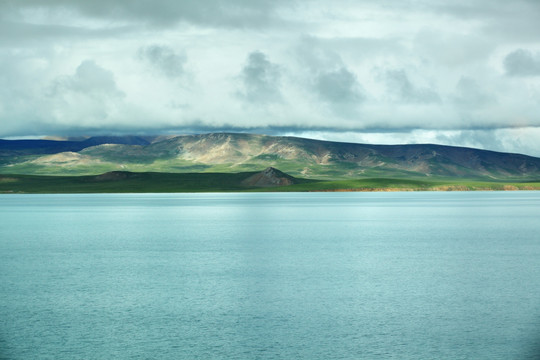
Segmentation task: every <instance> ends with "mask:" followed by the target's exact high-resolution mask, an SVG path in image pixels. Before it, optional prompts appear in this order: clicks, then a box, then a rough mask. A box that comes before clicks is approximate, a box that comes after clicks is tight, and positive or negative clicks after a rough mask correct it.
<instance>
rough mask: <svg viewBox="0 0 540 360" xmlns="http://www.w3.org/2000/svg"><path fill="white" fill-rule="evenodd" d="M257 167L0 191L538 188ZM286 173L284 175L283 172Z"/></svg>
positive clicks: (7, 182)
mask: <svg viewBox="0 0 540 360" xmlns="http://www.w3.org/2000/svg"><path fill="white" fill-rule="evenodd" d="M256 174H259V173H258V172H241V173H177V174H173V173H155V172H147V173H131V172H113V173H105V174H102V175H98V176H39V175H0V193H5V194H6V193H7V194H10V193H11V194H12V193H163V192H166V193H175V192H245V191H265V192H267V191H300V192H303V191H420V190H423V191H451V190H460V191H465V190H540V181H537V182H513V183H510V182H481V181H459V180H452V179H447V180H412V179H390V178H368V179H356V180H339V181H321V180H312V179H302V178H292V177H289V178H290V179H293V184H292V185H285V186H275V187H259V186H251V185H246V182H245V180H246V179H249V178H252V177H253V176H254V175H256ZM287 176H288V175H287Z"/></svg>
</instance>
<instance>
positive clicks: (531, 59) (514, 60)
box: [503, 49, 540, 76]
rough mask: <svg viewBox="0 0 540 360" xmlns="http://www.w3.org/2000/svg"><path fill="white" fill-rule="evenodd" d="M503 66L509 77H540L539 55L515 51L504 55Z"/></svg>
mask: <svg viewBox="0 0 540 360" xmlns="http://www.w3.org/2000/svg"><path fill="white" fill-rule="evenodd" d="M503 64H504V68H505V70H506V74H507V75H510V76H539V75H540V53H536V54H534V53H532V52H530V51H528V50H524V49H517V50H516V51H513V52H511V53H510V54H508V55H506V57H505V58H504V61H503Z"/></svg>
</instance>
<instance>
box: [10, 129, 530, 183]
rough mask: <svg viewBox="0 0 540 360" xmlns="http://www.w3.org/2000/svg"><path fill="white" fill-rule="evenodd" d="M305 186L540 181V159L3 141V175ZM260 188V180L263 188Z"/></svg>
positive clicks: (200, 139) (401, 148) (389, 149)
mask: <svg viewBox="0 0 540 360" xmlns="http://www.w3.org/2000/svg"><path fill="white" fill-rule="evenodd" d="M269 167H271V168H274V169H280V170H281V171H283V172H284V173H286V174H289V175H290V176H294V177H296V178H307V179H323V180H332V179H358V178H383V177H384V178H402V179H405V178H416V179H420V178H461V179H483V180H488V181H503V180H516V181H535V180H538V179H540V158H536V157H532V156H527V155H521V154H511V153H502V152H495V151H488V150H479V149H474V148H466V147H457V146H444V145H434V144H411V145H371V144H356V143H341V142H332V141H322V140H313V139H304V138H299V137H288V136H268V135H257V134H243V133H241V134H238V133H209V134H199V135H180V136H173V137H170V136H163V137H137V136H126V137H95V138H89V139H86V140H83V141H52V140H0V173H3V174H28V175H32V174H34V175H98V174H103V173H106V172H111V171H131V172H162V173H163V172H170V173H197V172H220V173H239V172H255V171H257V172H259V171H260V169H262V168H263V169H264V168H269ZM261 181H262V180H261Z"/></svg>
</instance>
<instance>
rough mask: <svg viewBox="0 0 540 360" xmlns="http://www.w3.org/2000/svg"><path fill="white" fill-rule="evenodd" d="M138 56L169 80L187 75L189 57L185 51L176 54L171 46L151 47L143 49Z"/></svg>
mask: <svg viewBox="0 0 540 360" xmlns="http://www.w3.org/2000/svg"><path fill="white" fill-rule="evenodd" d="M138 55H139V58H140V59H141V60H143V61H146V62H148V63H149V64H150V65H152V66H153V67H154V68H155V69H156V70H157V71H159V72H160V73H161V74H163V75H164V76H166V77H168V78H171V79H173V78H178V77H180V76H182V75H183V74H184V73H185V69H184V67H185V64H186V62H187V56H186V54H185V52H184V51H180V52H178V53H176V52H175V51H174V49H172V48H171V47H169V46H165V45H150V46H145V47H141V48H140V49H139V52H138Z"/></svg>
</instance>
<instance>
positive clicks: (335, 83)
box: [314, 67, 364, 104]
mask: <svg viewBox="0 0 540 360" xmlns="http://www.w3.org/2000/svg"><path fill="white" fill-rule="evenodd" d="M314 87H315V91H316V92H317V94H318V95H319V97H320V98H321V100H323V101H325V102H328V103H332V104H356V103H359V102H361V101H362V100H363V98H364V96H363V95H362V90H361V86H360V84H359V83H358V80H357V79H356V76H355V75H354V74H353V73H352V72H350V71H349V70H348V69H347V68H345V67H341V68H339V69H335V70H330V71H325V72H321V73H319V74H318V75H317V77H316V78H315V84H314Z"/></svg>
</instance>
